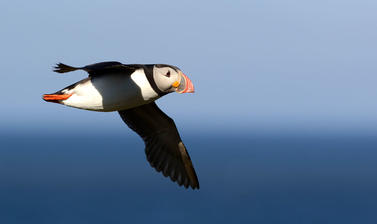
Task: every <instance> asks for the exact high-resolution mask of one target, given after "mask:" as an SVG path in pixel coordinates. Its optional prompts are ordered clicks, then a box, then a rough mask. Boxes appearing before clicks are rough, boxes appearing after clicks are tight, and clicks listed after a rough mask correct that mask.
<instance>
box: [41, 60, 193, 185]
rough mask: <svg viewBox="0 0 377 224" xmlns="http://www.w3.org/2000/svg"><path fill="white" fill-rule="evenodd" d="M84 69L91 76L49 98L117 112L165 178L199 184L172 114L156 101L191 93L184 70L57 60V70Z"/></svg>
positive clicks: (191, 87)
mask: <svg viewBox="0 0 377 224" xmlns="http://www.w3.org/2000/svg"><path fill="white" fill-rule="evenodd" d="M75 70H84V71H86V72H88V73H89V75H88V77H87V78H85V79H83V80H81V81H78V82H76V83H74V84H72V85H70V86H68V87H66V88H64V89H62V90H60V91H58V92H56V93H53V94H44V95H43V99H44V100H45V101H47V102H53V103H59V104H63V105H66V106H70V107H75V108H79V109H84V110H91V111H102V112H110V111H118V112H119V115H120V117H121V118H122V120H123V121H124V122H125V123H126V124H127V125H128V127H129V128H131V129H132V130H133V131H135V132H136V133H137V134H138V135H139V136H140V137H141V138H142V139H143V140H144V143H145V153H146V157H147V160H148V162H149V163H150V165H151V166H152V167H154V168H155V169H156V170H157V171H158V172H162V174H163V175H164V176H165V177H170V179H171V180H172V181H174V182H177V183H178V184H179V185H180V186H182V185H183V186H184V187H185V188H188V187H191V188H192V189H199V181H198V178H197V175H196V173H195V169H194V167H193V165H192V162H191V159H190V156H189V154H188V152H187V150H186V147H185V145H184V144H183V142H182V140H181V138H180V136H179V133H178V130H177V128H176V126H175V123H174V121H173V119H171V118H170V117H169V116H167V115H166V114H165V113H164V112H162V111H161V110H160V109H159V108H158V106H157V105H156V103H155V102H154V101H155V100H157V99H158V98H160V97H162V96H164V95H166V94H168V93H171V92H178V93H193V92H194V86H193V84H192V82H191V80H190V79H189V78H188V77H187V76H186V75H185V74H183V72H182V71H181V70H180V69H179V68H177V67H176V66H172V65H165V64H147V65H143V64H122V63H120V62H116V61H110V62H100V63H96V64H91V65H87V66H84V67H72V66H69V65H65V64H62V63H59V64H57V65H56V67H55V69H54V71H55V72H57V73H66V72H71V71H75Z"/></svg>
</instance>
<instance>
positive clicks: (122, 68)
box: [54, 61, 138, 76]
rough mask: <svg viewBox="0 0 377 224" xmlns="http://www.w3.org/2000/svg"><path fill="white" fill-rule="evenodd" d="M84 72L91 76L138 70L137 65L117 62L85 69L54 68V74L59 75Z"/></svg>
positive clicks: (57, 66)
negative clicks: (77, 71)
mask: <svg viewBox="0 0 377 224" xmlns="http://www.w3.org/2000/svg"><path fill="white" fill-rule="evenodd" d="M79 69H81V70H84V71H86V72H88V73H89V75H90V76H96V75H102V74H106V73H114V72H127V73H130V74H132V72H134V71H135V69H138V67H136V66H135V65H132V66H131V65H125V64H122V63H120V62H117V61H107V62H100V63H95V64H91V65H87V66H84V67H73V66H69V65H66V64H63V63H58V64H57V65H56V66H55V67H54V72H57V73H66V72H72V71H75V70H79Z"/></svg>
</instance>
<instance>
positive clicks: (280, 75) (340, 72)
mask: <svg viewBox="0 0 377 224" xmlns="http://www.w3.org/2000/svg"><path fill="white" fill-rule="evenodd" d="M0 7H1V8H2V13H1V15H0V27H1V29H2V30H1V40H2V41H1V51H0V61H1V74H0V77H1V88H0V93H1V95H2V103H1V104H0V109H1V111H2V112H1V114H2V116H1V117H0V123H1V124H2V125H1V128H0V131H5V130H7V131H10V130H12V131H15V132H18V131H35V130H49V131H53V130H60V129H69V128H73V129H74V130H73V131H75V130H78V131H80V130H81V131H86V130H96V129H98V128H102V129H106V130H124V127H123V124H122V123H121V121H120V118H119V117H118V115H117V114H115V113H96V112H89V111H81V110H77V109H73V108H67V107H63V106H61V105H56V104H48V103H45V102H44V101H42V99H41V95H42V94H43V93H51V92H54V91H56V90H59V89H61V88H63V87H65V86H67V85H69V84H71V83H73V82H76V81H78V80H80V79H82V78H84V77H85V76H86V74H84V73H83V72H75V73H70V74H67V75H59V74H56V73H53V72H52V70H51V68H52V66H53V65H54V64H55V63H57V62H64V63H66V64H71V65H77V66H80V65H85V64H91V63H95V62H100V61H106V60H117V61H120V62H123V63H168V64H173V65H177V66H178V67H180V68H181V69H182V70H183V71H184V72H185V73H186V74H187V75H188V76H189V77H190V78H191V79H192V80H193V83H194V85H195V88H196V93H195V94H193V95H190V94H185V95H178V94H170V95H168V96H166V97H164V98H162V99H160V100H159V101H158V104H159V105H160V106H161V108H163V110H164V111H165V112H166V113H167V114H168V115H170V116H171V117H172V118H174V119H175V121H176V123H177V124H178V126H179V128H180V129H181V130H182V129H183V131H185V130H187V131H190V130H194V128H197V127H200V130H204V131H209V130H229V129H230V130H232V131H233V130H240V129H242V130H243V129H246V130H250V131H255V132H274V131H275V132H286V131H292V130H293V131H299V132H311V131H312V130H316V131H329V130H330V131H335V132H336V131H344V130H349V131H355V132H358V133H363V132H365V131H375V130H376V129H377V128H376V127H377V101H376V99H377V88H376V83H377V76H376V74H377V63H376V58H377V41H376V40H377V14H376V11H375V9H376V7H377V2H376V1H366V0H363V1H340V0H334V1H324V0H319V1H310V2H309V1H298V0H295V1H294V0H288V1H277V0H275V1H205V2H204V1H179V2H177V1H134V2H131V1H59V2H58V1H55V2H54V1H38V0H37V1H32V2H31V1H2V2H1V3H0ZM2 129H3V130H2Z"/></svg>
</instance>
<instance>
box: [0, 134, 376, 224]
mask: <svg viewBox="0 0 377 224" xmlns="http://www.w3.org/2000/svg"><path fill="white" fill-rule="evenodd" d="M183 139H184V142H185V144H186V146H187V148H188V150H189V153H190V156H191V158H192V160H193V163H194V167H195V169H196V171H197V174H198V177H199V180H200V186H201V188H200V190H195V191H193V190H190V189H189V190H187V189H184V188H182V187H178V185H176V184H175V183H173V182H171V181H170V180H169V179H167V178H165V177H163V176H162V175H161V174H160V173H157V172H155V171H154V169H152V168H151V167H150V165H149V164H148V163H147V161H146V159H145V155H144V144H143V142H142V141H141V139H140V138H139V137H138V136H136V135H128V136H123V135H120V134H118V135H112V134H111V133H110V134H107V135H100V134H98V135H84V136H83V135H78V134H72V135H70V134H66V133H59V132H56V133H52V134H47V135H44V134H42V133H32V134H22V135H17V134H2V135H1V137H0V141H1V142H0V143H1V149H0V223H1V224H13V223H14V224H19V223H25V224H31V223H38V224H44V223H46V224H47V223H48V224H67V223H69V224H75V223H88V224H89V223H90V224H95V223H180V224H183V223H287V224H288V223H289V224H295V223H297V224H303V223H342V224H344V223H358V224H359V223H362V224H368V223H371V224H372V223H373V224H375V223H377V138H375V137H370V136H369V137H352V136H351V137H350V136H348V137H347V136H320V135H318V136H316V135H312V136H300V135H285V136H280V137H279V136H268V135H266V136H256V135H254V136H253V135H250V136H248V135H247V134H243V135H237V133H233V135H232V136H229V135H221V134H218V135H217V134H215V133H212V134H211V135H202V134H197V135H193V134H191V135H187V134H186V135H185V136H184V138H183Z"/></svg>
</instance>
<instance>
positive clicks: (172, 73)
mask: <svg viewBox="0 0 377 224" xmlns="http://www.w3.org/2000/svg"><path fill="white" fill-rule="evenodd" d="M153 79H154V81H155V83H156V86H157V87H158V88H159V89H160V90H161V91H163V92H172V91H173V89H172V85H173V83H174V82H176V81H180V77H179V74H178V72H177V71H176V70H175V69H173V68H171V67H169V66H164V67H162V66H161V67H157V66H156V65H155V66H154V68H153Z"/></svg>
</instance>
